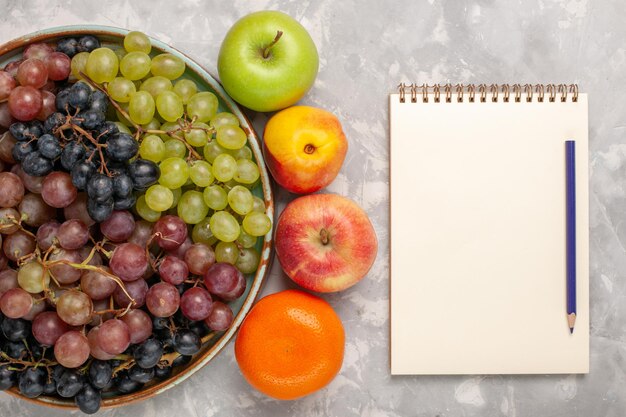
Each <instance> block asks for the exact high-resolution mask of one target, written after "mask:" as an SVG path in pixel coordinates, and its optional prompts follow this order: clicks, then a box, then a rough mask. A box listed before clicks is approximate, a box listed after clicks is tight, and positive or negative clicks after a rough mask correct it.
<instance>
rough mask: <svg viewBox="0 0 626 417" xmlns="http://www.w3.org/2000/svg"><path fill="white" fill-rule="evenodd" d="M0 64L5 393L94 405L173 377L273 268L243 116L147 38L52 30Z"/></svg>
mask: <svg viewBox="0 0 626 417" xmlns="http://www.w3.org/2000/svg"><path fill="white" fill-rule="evenodd" d="M0 68H1V70H0V243H1V245H2V250H1V251H0V390H5V391H6V392H8V393H10V394H11V395H15V396H18V397H20V398H23V399H26V400H29V401H34V402H36V403H38V404H41V405H49V406H57V407H66V408H79V409H80V410H81V411H82V412H83V413H87V414H92V413H95V412H96V411H98V410H99V409H100V408H103V407H114V406H118V405H124V404H128V403H130V402H134V401H139V400H142V399H146V398H149V397H151V396H153V395H155V394H158V393H160V392H162V391H164V390H166V389H167V388H169V387H171V386H173V385H175V384H177V383H179V382H181V381H182V380H184V379H185V378H187V377H189V376H190V375H192V374H193V373H194V372H195V371H197V370H198V369H200V368H201V367H202V366H204V365H205V364H206V363H208V362H209V361H210V360H211V359H212V358H213V357H215V356H216V355H217V354H218V353H219V351H220V350H221V349H222V348H223V347H224V346H225V345H226V344H227V343H228V341H229V340H230V339H231V338H232V336H233V335H234V333H235V332H236V331H237V328H238V326H239V325H240V324H241V322H242V321H243V319H244V317H245V315H246V314H247V312H248V311H249V310H250V308H251V307H252V303H253V302H254V300H255V298H256V296H257V295H258V293H259V291H260V288H261V285H262V283H263V281H264V279H265V278H266V276H267V274H268V273H269V266H270V260H271V250H272V239H271V230H272V219H273V214H274V206H273V200H272V190H271V183H270V179H269V175H268V173H267V171H266V169H265V165H264V162H263V155H262V152H261V148H260V146H259V138H258V136H257V135H256V133H255V132H254V129H253V128H252V126H251V124H250V122H249V121H248V120H247V119H246V117H245V116H244V114H243V113H242V112H241V110H240V109H239V107H238V106H237V104H236V103H235V102H234V101H233V100H232V99H230V98H229V97H228V95H227V94H226V93H225V92H224V90H223V89H222V88H221V86H220V85H219V83H218V82H217V81H216V80H215V79H214V78H213V77H211V75H210V74H208V73H207V72H206V71H205V70H204V69H202V68H201V67H200V66H199V65H198V64H196V63H195V62H193V61H192V60H191V59H189V58H188V57H186V56H185V55H183V54H182V53H180V52H179V51H177V50H175V49H173V48H171V47H169V46H168V45H166V44H164V43H162V42H159V41H157V40H155V39H151V38H149V37H147V36H146V35H145V34H143V33H140V32H128V31H126V30H123V29H117V28H110V27H102V26H87V27H84V26H81V27H62V28H54V29H49V30H44V31H41V32H37V33H34V34H31V35H28V36H25V37H22V38H20V39H16V40H14V41H11V42H9V43H7V44H5V45H2V46H0Z"/></svg>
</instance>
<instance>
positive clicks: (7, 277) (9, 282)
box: [0, 269, 19, 297]
mask: <svg viewBox="0 0 626 417" xmlns="http://www.w3.org/2000/svg"><path fill="white" fill-rule="evenodd" d="M18 286H19V285H18V283H17V271H15V270H14V269H5V270H4V271H0V297H2V295H4V293H5V292H7V291H8V290H10V289H11V288H17V287H18Z"/></svg>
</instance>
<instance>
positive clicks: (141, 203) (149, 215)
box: [135, 195, 161, 222]
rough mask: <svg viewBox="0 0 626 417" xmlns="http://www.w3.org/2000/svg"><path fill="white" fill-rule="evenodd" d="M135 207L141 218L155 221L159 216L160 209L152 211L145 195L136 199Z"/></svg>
mask: <svg viewBox="0 0 626 417" xmlns="http://www.w3.org/2000/svg"><path fill="white" fill-rule="evenodd" d="M135 209H136V210H137V214H139V215H140V216H141V218H142V219H144V220H147V221H149V222H156V221H157V220H159V218H160V217H161V212H160V211H154V210H152V209H151V208H150V207H149V206H148V204H147V203H146V196H145V195H142V196H140V197H139V198H138V199H137V204H136V205H135Z"/></svg>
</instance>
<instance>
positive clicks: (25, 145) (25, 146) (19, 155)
mask: <svg viewBox="0 0 626 417" xmlns="http://www.w3.org/2000/svg"><path fill="white" fill-rule="evenodd" d="M34 150H35V144H33V143H32V142H17V143H16V144H15V146H14V147H13V152H12V153H11V154H12V155H13V159H15V160H16V161H17V162H22V161H23V160H24V159H26V157H27V156H28V155H30V154H31V153H33V151H34Z"/></svg>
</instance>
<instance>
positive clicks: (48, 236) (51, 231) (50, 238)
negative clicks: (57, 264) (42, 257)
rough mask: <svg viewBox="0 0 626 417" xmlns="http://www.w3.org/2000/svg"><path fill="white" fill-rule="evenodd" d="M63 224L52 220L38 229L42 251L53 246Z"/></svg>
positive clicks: (38, 239) (38, 241) (38, 242)
mask: <svg viewBox="0 0 626 417" xmlns="http://www.w3.org/2000/svg"><path fill="white" fill-rule="evenodd" d="M60 226H61V224H60V223H59V222H58V221H56V220H51V221H49V222H47V223H44V224H42V225H41V226H39V228H38V229H37V245H38V246H39V248H40V249H41V250H44V251H46V250H48V249H50V247H51V246H52V243H53V242H54V239H55V238H56V236H57V233H58V231H59V227H60Z"/></svg>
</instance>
